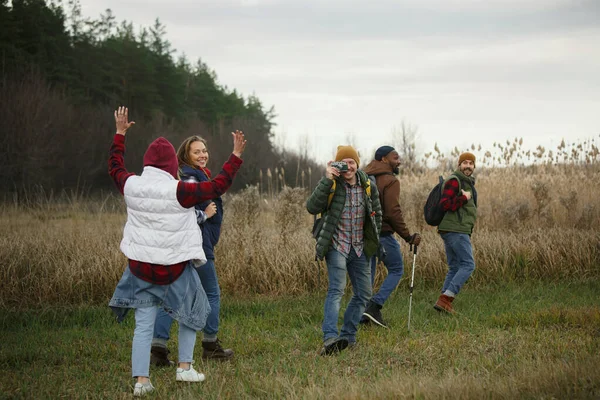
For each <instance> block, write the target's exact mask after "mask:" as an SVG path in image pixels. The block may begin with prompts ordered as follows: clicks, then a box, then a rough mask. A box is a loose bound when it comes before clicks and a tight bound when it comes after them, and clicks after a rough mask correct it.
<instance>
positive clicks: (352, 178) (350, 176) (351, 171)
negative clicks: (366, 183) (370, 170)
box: [340, 158, 358, 184]
mask: <svg viewBox="0 0 600 400" xmlns="http://www.w3.org/2000/svg"><path fill="white" fill-rule="evenodd" d="M342 161H344V162H345V163H346V164H348V171H346V172H342V173H341V174H340V176H341V177H342V178H344V180H345V181H346V182H348V183H350V184H354V183H355V182H356V171H357V170H358V165H357V164H356V161H354V158H344V159H343V160H342Z"/></svg>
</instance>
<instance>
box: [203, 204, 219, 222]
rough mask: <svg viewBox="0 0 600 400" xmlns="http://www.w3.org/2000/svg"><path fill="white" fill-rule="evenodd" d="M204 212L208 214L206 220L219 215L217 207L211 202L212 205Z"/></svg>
mask: <svg viewBox="0 0 600 400" xmlns="http://www.w3.org/2000/svg"><path fill="white" fill-rule="evenodd" d="M204 212H205V213H206V218H211V217H213V216H214V215H215V214H216V213H217V205H216V204H215V203H214V202H213V201H211V202H210V204H209V205H207V206H206V208H205V209H204Z"/></svg>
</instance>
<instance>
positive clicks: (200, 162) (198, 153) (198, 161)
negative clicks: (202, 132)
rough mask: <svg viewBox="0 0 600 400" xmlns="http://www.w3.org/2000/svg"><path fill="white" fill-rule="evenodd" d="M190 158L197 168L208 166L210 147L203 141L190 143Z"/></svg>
mask: <svg viewBox="0 0 600 400" xmlns="http://www.w3.org/2000/svg"><path fill="white" fill-rule="evenodd" d="M188 160H189V161H190V163H191V164H192V165H193V166H194V167H196V168H206V164H207V163H208V149H207V148H206V145H205V144H204V143H202V142H201V141H198V140H197V141H195V142H192V143H191V144H190V151H189V152H188Z"/></svg>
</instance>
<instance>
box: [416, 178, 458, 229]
mask: <svg viewBox="0 0 600 400" xmlns="http://www.w3.org/2000/svg"><path fill="white" fill-rule="evenodd" d="M439 179H440V181H439V182H438V184H437V185H435V186H434V187H433V189H431V192H429V196H427V201H426V202H425V207H423V215H424V216H425V222H427V224H429V225H431V226H438V225H439V224H440V223H441V222H442V219H444V215H445V214H446V212H445V211H444V210H442V207H441V206H440V200H441V199H442V191H443V190H444V177H443V176H441V175H440V178H439ZM458 182H459V183H458V184H459V191H460V180H459V181H458Z"/></svg>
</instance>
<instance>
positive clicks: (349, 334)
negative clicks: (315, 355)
mask: <svg viewBox="0 0 600 400" xmlns="http://www.w3.org/2000/svg"><path fill="white" fill-rule="evenodd" d="M335 161H343V162H344V164H342V165H338V166H337V167H334V166H332V162H331V161H330V162H328V163H327V170H326V174H325V176H324V177H323V178H321V180H320V181H319V183H318V184H317V187H316V188H315V190H314V191H313V193H312V194H311V195H310V197H309V198H308V200H307V201H306V209H307V210H308V212H309V213H311V214H313V215H317V214H321V215H322V218H321V222H322V224H320V225H319V227H318V228H317V232H316V238H317V245H316V250H317V257H318V258H319V259H321V260H322V259H323V258H325V260H326V263H327V276H328V278H329V286H328V287H327V297H326V299H325V310H324V317H323V326H322V329H323V348H322V350H321V355H329V354H334V353H337V352H340V351H342V350H344V349H345V348H346V347H348V346H354V344H355V343H356V331H357V330H358V323H359V321H360V318H361V316H362V313H363V312H364V310H365V306H366V304H367V301H369V299H370V298H371V268H370V266H369V261H368V260H369V259H370V258H371V257H372V256H373V255H374V254H375V253H376V252H377V249H378V247H379V233H380V231H381V204H380V203H379V193H378V191H377V187H376V185H375V183H371V181H370V180H369V176H368V175H367V174H366V173H365V172H364V171H361V170H359V169H358V167H359V165H360V158H359V157H358V153H357V152H356V150H355V149H354V148H353V147H352V146H338V149H337V153H336V155H335ZM346 273H348V275H349V276H350V282H351V283H352V289H353V292H354V294H353V296H352V299H350V303H348V307H347V308H346V312H345V314H344V324H343V325H342V329H341V331H340V330H338V317H339V313H340V303H341V300H342V296H343V295H344V290H345V289H346Z"/></svg>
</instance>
